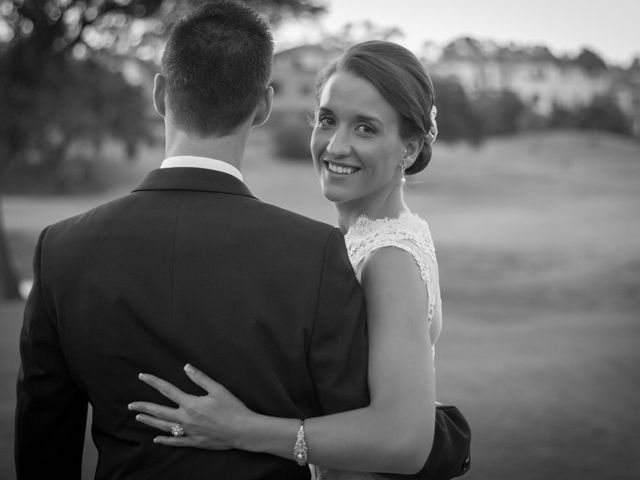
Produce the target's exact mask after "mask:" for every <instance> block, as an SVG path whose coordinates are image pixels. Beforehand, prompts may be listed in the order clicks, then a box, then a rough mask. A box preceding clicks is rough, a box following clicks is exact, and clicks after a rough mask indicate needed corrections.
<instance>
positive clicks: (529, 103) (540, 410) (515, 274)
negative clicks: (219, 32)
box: [0, 0, 640, 480]
mask: <svg viewBox="0 0 640 480" xmlns="http://www.w3.org/2000/svg"><path fill="white" fill-rule="evenodd" d="M199 3H203V0H200V1H197V0H189V1H176V0H0V297H1V298H0V385H1V388H0V478H3V479H8V480H10V479H12V478H15V473H14V469H13V440H12V438H13V411H14V408H15V380H16V372H17V369H18V364H19V358H18V348H17V346H18V335H19V329H20V325H21V319H22V312H23V309H24V298H25V296H26V295H27V293H28V291H29V288H30V284H31V277H32V272H31V258H32V255H33V248H34V246H35V243H36V240H37V236H38V233H39V232H40V230H41V229H42V228H44V227H45V226H46V225H48V224H50V223H52V222H55V221H57V220H60V219H62V218H65V217H68V216H71V215H75V214H77V213H80V212H82V211H84V210H86V209H88V208H91V207H93V206H95V205H97V204H99V203H102V202H104V201H107V200H110V199H112V198H115V197H117V196H119V195H121V194H124V193H126V192H128V191H130V190H131V189H132V188H133V187H134V186H135V185H136V184H137V183H138V182H139V181H140V180H141V179H142V178H143V177H144V175H145V174H146V172H148V171H149V170H151V169H153V168H156V167H157V166H159V164H160V162H161V161H162V159H163V139H162V135H163V128H162V122H161V118H160V117H158V116H157V115H155V113H154V111H153V107H152V104H151V88H152V78H153V75H154V73H156V72H157V71H158V60H159V58H160V55H161V53H162V48H163V40H162V39H163V37H164V35H165V33H166V31H167V29H168V28H169V27H170V26H171V25H172V23H173V22H175V20H176V19H177V18H179V17H180V16H181V15H182V14H184V13H185V12H186V11H188V10H189V9H190V8H192V7H193V6H195V5H197V4H199ZM246 3H248V4H250V5H251V6H253V7H255V8H256V9H258V10H259V11H260V12H261V13H262V14H264V15H265V17H266V18H268V19H269V21H270V22H271V24H272V25H273V26H274V34H275V40H276V52H277V53H276V57H275V61H274V69H273V86H274V89H275V91H276V97H275V107H274V112H273V115H272V117H271V119H270V120H269V122H268V123H267V125H266V126H265V127H262V128H260V129H257V130H256V131H255V134H254V135H253V138H252V140H251V143H250V145H249V148H248V151H247V155H246V160H245V165H244V171H245V179H246V181H247V183H248V184H249V186H250V187H251V189H252V190H253V191H254V193H255V194H256V195H257V196H258V197H259V198H261V199H262V200H264V201H267V202H270V203H274V204H277V205H280V206H283V207H285V208H289V209H292V210H295V211H298V212H300V213H303V214H306V215H308V216H311V217H314V218H317V219H320V220H323V221H326V222H328V223H334V218H335V217H334V212H333V209H332V207H331V205H330V204H328V203H327V202H326V201H325V200H324V198H323V197H322V196H321V194H320V192H319V188H318V186H317V183H316V179H315V175H314V172H313V169H312V167H311V162H310V157H309V154H308V140H309V135H310V127H309V126H308V123H307V122H306V119H307V117H308V114H309V112H311V111H312V110H313V106H314V78H315V75H316V73H317V72H318V70H319V69H320V68H321V67H322V66H323V65H325V64H326V63H328V62H329V61H330V60H331V59H333V58H335V56H337V55H338V54H339V53H340V52H341V51H342V50H343V49H344V48H345V47H346V46H347V45H349V44H351V43H354V42H357V41H362V40H367V39H374V38H375V39H388V40H392V41H396V42H398V43H401V44H403V45H405V46H407V47H408V48H410V49H411V50H412V51H414V52H415V53H416V55H417V56H418V57H419V58H420V59H421V60H422V61H423V62H424V64H425V66H426V68H427V70H428V71H429V72H430V74H431V76H432V78H433V80H434V83H435V87H436V96H437V101H436V103H437V105H438V124H439V129H440V135H439V137H438V141H437V143H436V144H435V145H434V154H433V159H432V162H431V164H430V166H429V167H428V168H427V169H426V171H424V172H422V173H421V174H419V175H418V176H416V177H414V178H412V179H411V180H410V181H409V183H408V184H407V197H408V201H409V203H410V205H411V207H412V209H413V210H414V211H416V212H417V213H419V214H420V215H422V216H423V217H424V218H426V219H427V220H428V221H429V222H430V224H431V229H432V232H433V236H434V240H435V243H436V249H437V252H438V257H439V262H440V270H441V273H440V275H441V281H442V292H443V294H442V295H443V301H444V311H445V324H444V330H443V334H442V336H441V339H440V341H439V343H438V346H437V361H436V366H437V371H438V379H437V382H438V383H437V385H438V398H439V400H440V401H442V402H445V403H454V404H456V405H458V406H459V407H460V408H461V409H462V411H463V412H464V413H465V414H466V415H467V417H468V418H469V421H470V423H471V425H472V428H473V433H474V438H473V444H472V468H471V470H470V471H469V473H468V474H467V475H466V477H467V478H469V479H470V480H472V479H487V478H491V479H495V480H502V479H514V478H517V479H521V480H533V479H550V478H553V479H576V480H585V479H611V480H614V479H629V480H630V479H637V478H640V448H639V447H638V445H640V415H639V410H638V406H639V405H640V374H639V371H638V366H639V365H640V315H639V313H638V312H639V310H640V247H639V244H640V242H639V240H638V239H639V238H640V218H639V217H640V213H639V212H640V208H639V207H640V35H639V34H638V29H637V19H638V18H640V3H638V2H636V1H635V0H608V1H602V0H596V1H593V0H592V1H590V2H588V4H587V3H585V2H579V1H574V0H555V1H545V0H543V1H537V2H533V1H529V0H526V1H525V0H521V1H519V2H509V1H506V0H505V1H501V0H492V1H489V0H485V1H482V2H479V1H475V0H450V1H447V2H425V1H417V0H395V1H393V2H378V1H348V2H347V1H344V2H339V1H338V0H333V1H330V0H268V1H258V0H247V1H246ZM123 408H124V407H123ZM390 441H392V439H390ZM95 461H96V452H95V449H94V447H93V445H92V443H91V440H90V438H89V436H88V437H87V447H86V454H85V464H84V468H83V472H84V478H85V479H89V478H92V472H93V469H94V468H95Z"/></svg>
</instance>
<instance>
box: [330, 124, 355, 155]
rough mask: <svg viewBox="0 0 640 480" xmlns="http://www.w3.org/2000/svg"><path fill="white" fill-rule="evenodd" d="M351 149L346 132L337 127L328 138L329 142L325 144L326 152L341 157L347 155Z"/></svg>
mask: <svg viewBox="0 0 640 480" xmlns="http://www.w3.org/2000/svg"><path fill="white" fill-rule="evenodd" d="M350 151H351V145H350V143H349V135H348V132H345V131H344V130H343V129H341V128H338V129H336V130H335V131H334V132H333V135H331V138H329V144H328V145H327V153H329V154H330V155H332V156H334V157H341V156H345V155H349V152H350Z"/></svg>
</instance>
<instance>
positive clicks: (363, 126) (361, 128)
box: [356, 122, 378, 135]
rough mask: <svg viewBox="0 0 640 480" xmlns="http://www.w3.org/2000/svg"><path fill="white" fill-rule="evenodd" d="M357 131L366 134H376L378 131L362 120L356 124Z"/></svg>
mask: <svg viewBox="0 0 640 480" xmlns="http://www.w3.org/2000/svg"><path fill="white" fill-rule="evenodd" d="M356 132H358V133H364V134H365V135H375V134H376V133H377V132H378V131H377V130H376V129H375V128H374V127H373V126H371V125H369V124H368V123H365V122H360V123H358V125H356Z"/></svg>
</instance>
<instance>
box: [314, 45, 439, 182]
mask: <svg viewBox="0 0 640 480" xmlns="http://www.w3.org/2000/svg"><path fill="white" fill-rule="evenodd" d="M336 72H349V73H352V74H354V75H356V76H358V77H360V78H362V79H364V80H367V81H368V82H370V83H371V84H372V85H373V86H374V87H375V88H376V89H377V90H378V92H380V94H381V95H382V97H383V98H384V99H385V100H386V101H387V102H389V104H390V105H391V106H392V107H393V109H394V110H395V111H396V112H397V113H398V116H399V117H400V137H401V138H403V139H410V138H415V137H420V138H422V139H423V140H424V146H423V148H422V150H421V151H420V153H419V154H418V157H417V158H416V161H415V162H414V163H413V165H411V166H410V167H409V168H407V169H406V171H405V174H406V175H412V174H416V173H418V172H420V171H422V170H424V168H425V167H426V166H427V165H428V164H429V161H430V160H431V144H430V143H429V142H427V141H426V139H425V136H426V135H427V133H428V132H429V129H430V128H431V117H430V113H431V108H432V107H433V105H434V102H435V93H434V91H433V83H432V82H431V78H430V77H429V75H428V74H427V72H426V70H425V68H424V66H423V65H422V63H420V61H419V60H418V59H417V58H416V56H415V55H414V54H413V53H411V52H410V51H409V50H407V49H406V48H404V47H402V46H400V45H398V44H396V43H392V42H386V41H380V40H373V41H368V42H363V43H358V44H356V45H353V46H352V47H350V48H349V49H348V50H347V51H346V52H344V53H343V54H342V55H341V56H340V57H339V58H338V59H337V60H335V61H334V62H332V63H330V64H329V65H328V66H327V67H326V68H325V69H324V70H322V71H321V72H320V74H319V75H318V79H317V82H316V96H317V99H318V100H319V99H320V95H321V93H322V89H323V88H324V86H325V84H326V83H327V81H328V80H329V78H330V77H331V75H333V74H334V73H336Z"/></svg>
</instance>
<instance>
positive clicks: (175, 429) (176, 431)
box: [171, 423, 184, 437]
mask: <svg viewBox="0 0 640 480" xmlns="http://www.w3.org/2000/svg"><path fill="white" fill-rule="evenodd" d="M171 435H173V436H174V437H184V428H182V425H180V424H179V423H174V424H173V425H172V426H171Z"/></svg>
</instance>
